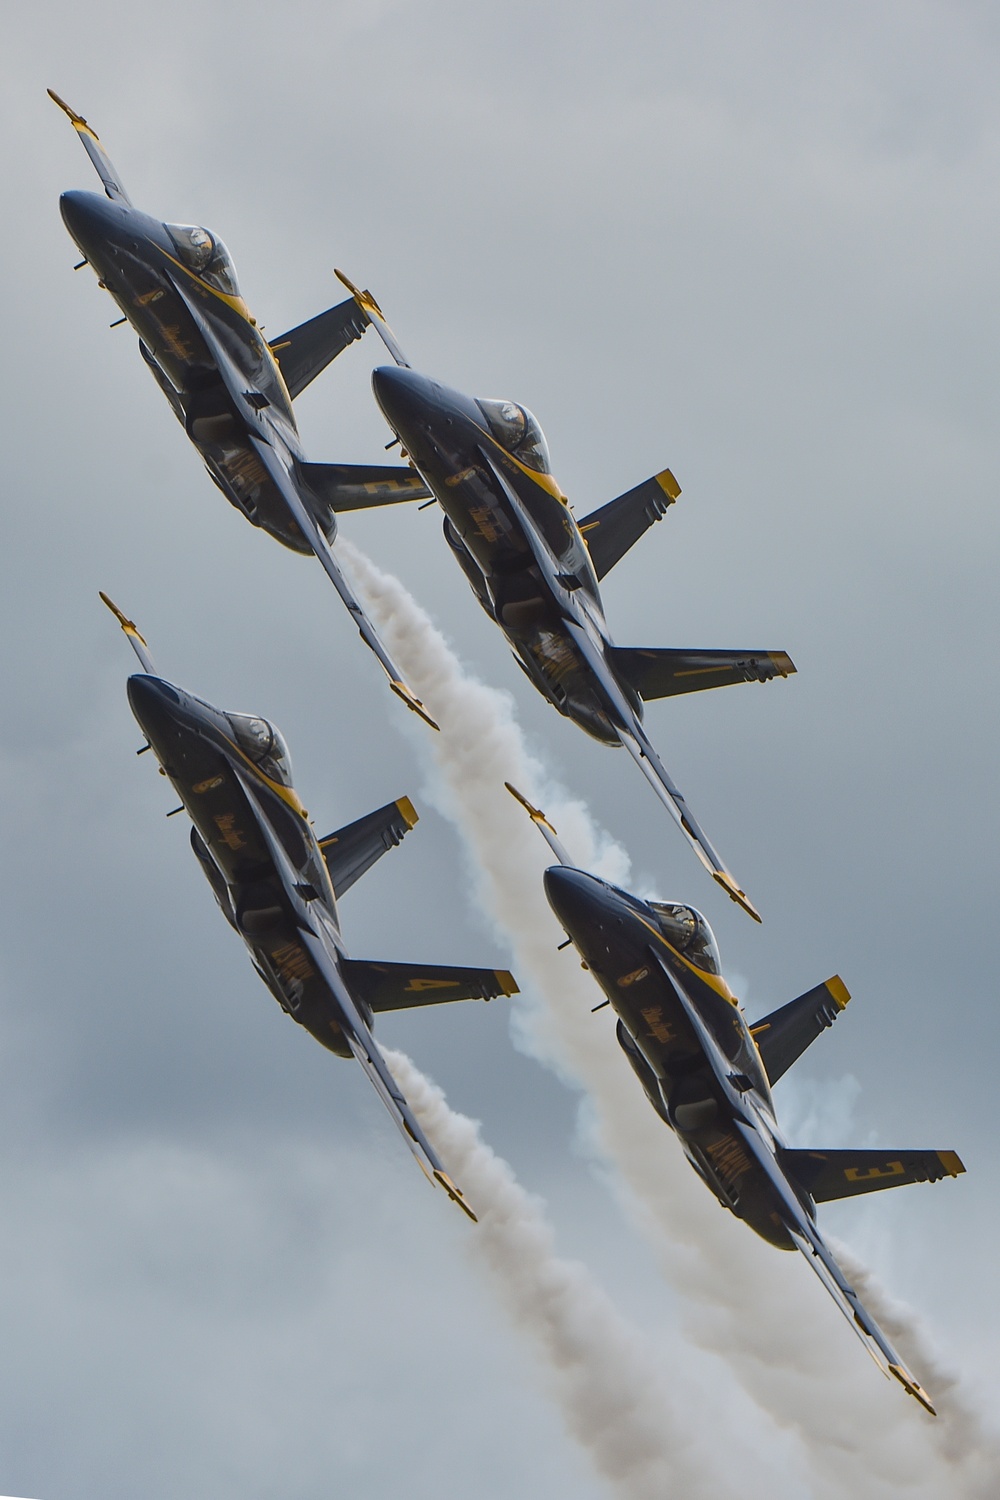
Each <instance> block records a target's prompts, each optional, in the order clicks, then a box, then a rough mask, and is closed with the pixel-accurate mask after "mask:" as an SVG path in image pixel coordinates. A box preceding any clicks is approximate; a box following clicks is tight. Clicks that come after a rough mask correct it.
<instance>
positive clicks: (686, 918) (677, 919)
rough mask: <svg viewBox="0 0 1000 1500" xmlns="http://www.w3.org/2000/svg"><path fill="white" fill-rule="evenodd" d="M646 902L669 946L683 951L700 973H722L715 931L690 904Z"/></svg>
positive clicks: (679, 951) (680, 951)
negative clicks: (677, 904)
mask: <svg viewBox="0 0 1000 1500" xmlns="http://www.w3.org/2000/svg"><path fill="white" fill-rule="evenodd" d="M649 905H650V907H651V909H652V910H653V911H654V912H655V914H656V920H657V922H658V923H659V924H660V931H661V932H662V933H663V936H664V937H665V938H666V940H667V942H668V943H669V944H670V946H671V948H676V949H677V952H678V953H683V955H684V957H685V958H686V959H687V961H688V963H691V964H694V966H695V968H696V969H701V970H702V972H703V973H705V974H721V972H722V959H721V958H720V956H719V949H718V945H717V944H716V941H715V934H714V933H713V931H712V929H711V927H709V925H708V923H707V922H706V921H705V918H704V917H703V916H702V914H701V912H700V911H695V909H694V907H693V906H676V905H674V904H673V903H671V902H666V901H650V903H649Z"/></svg>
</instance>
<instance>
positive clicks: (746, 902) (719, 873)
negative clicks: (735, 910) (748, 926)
mask: <svg viewBox="0 0 1000 1500" xmlns="http://www.w3.org/2000/svg"><path fill="white" fill-rule="evenodd" d="M712 878H713V879H714V880H715V881H716V882H717V883H718V884H719V885H721V886H722V889H723V890H724V891H725V893H726V895H727V896H728V897H729V899H730V901H735V902H736V905H737V906H742V908H743V910H744V911H745V912H746V913H747V916H750V917H753V919H754V921H755V922H760V923H763V921H764V918H763V917H762V916H761V914H760V912H759V911H758V910H757V908H756V907H755V906H754V904H753V902H752V901H751V900H750V897H749V896H748V895H747V894H746V893H745V892H744V891H741V890H740V888H739V886H738V885H737V884H736V881H735V880H734V879H733V877H732V876H731V875H730V874H729V872H728V870H713V871H712Z"/></svg>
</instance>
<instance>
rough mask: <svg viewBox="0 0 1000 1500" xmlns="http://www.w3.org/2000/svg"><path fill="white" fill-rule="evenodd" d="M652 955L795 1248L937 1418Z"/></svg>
mask: <svg viewBox="0 0 1000 1500" xmlns="http://www.w3.org/2000/svg"><path fill="white" fill-rule="evenodd" d="M649 951H650V955H651V956H652V958H653V959H654V961H655V962H656V965H657V967H658V968H659V969H660V972H661V973H662V974H663V975H664V976H665V977H666V979H667V980H668V982H669V983H670V985H671V987H672V989H673V992H674V994H675V995H676V996H677V998H678V1000H679V1001H680V1003H681V1005H682V1007H683V1009H684V1012H685V1014H686V1016H687V1018H688V1021H689V1022H690V1024H691V1026H692V1028H693V1030H694V1032H695V1035H696V1036H697V1037H698V1039H699V1041H700V1043H701V1046H702V1049H703V1051H704V1053H705V1056H706V1058H707V1059H708V1062H709V1063H710V1065H711V1067H712V1071H713V1072H714V1073H715V1075H716V1079H717V1080H718V1083H719V1085H720V1087H721V1088H722V1090H723V1092H724V1093H725V1094H726V1095H727V1097H728V1098H729V1100H730V1102H731V1103H732V1104H733V1106H734V1109H735V1114H734V1119H733V1125H734V1128H735V1129H736V1130H737V1131H738V1133H739V1135H740V1138H741V1140H742V1141H743V1143H744V1145H745V1146H746V1147H747V1149H748V1151H749V1152H750V1154H751V1156H752V1157H753V1159H754V1160H755V1161H756V1162H757V1164H758V1166H760V1167H761V1168H762V1169H763V1171H764V1173H765V1174H766V1176H767V1177H768V1178H769V1179H770V1182H771V1186H772V1187H773V1188H774V1191H775V1194H776V1195H777V1198H778V1201H779V1203H780V1205H781V1208H780V1213H781V1219H782V1222H783V1224H784V1226H785V1228H786V1229H787V1230H788V1233H789V1234H790V1235H791V1237H792V1240H793V1242H794V1244H795V1246H796V1248H797V1249H799V1250H801V1252H802V1254H803V1255H804V1256H805V1258H806V1260H807V1261H808V1262H809V1265H810V1266H811V1267H812V1269H813V1271H814V1272H815V1273H816V1275H817V1276H818V1277H819V1279H820V1281H822V1283H823V1285H824V1286H825V1287H826V1289H827V1291H828V1292H829V1293H830V1295H831V1297H832V1298H833V1300H834V1301H835V1302H836V1304H837V1306H838V1307H839V1308H840V1310H841V1312H842V1313H843V1314H844V1316H845V1317H846V1318H847V1320H848V1322H849V1323H850V1324H851V1327H852V1328H853V1329H854V1331H855V1333H856V1334H857V1336H858V1338H859V1339H860V1340H861V1342H862V1343H863V1344H864V1346H865V1348H866V1349H867V1350H868V1353H869V1354H870V1355H871V1356H872V1358H873V1359H874V1361H875V1363H876V1364H877V1365H878V1367H879V1369H880V1370H882V1372H883V1374H885V1375H892V1376H894V1377H895V1379H896V1380H898V1381H899V1383H900V1385H902V1386H903V1388H904V1389H905V1390H906V1391H907V1393H908V1394H909V1395H911V1396H914V1397H915V1398H916V1400H918V1401H919V1402H920V1404H921V1406H924V1407H926V1409H927V1410H928V1411H929V1412H930V1413H931V1414H932V1416H936V1415H937V1413H936V1412H935V1410H934V1407H933V1406H932V1404H931V1399H930V1397H929V1396H928V1394H927V1392H926V1391H925V1390H924V1388H923V1386H922V1385H921V1384H920V1382H919V1380H917V1378H916V1376H915V1375H913V1374H912V1373H911V1372H910V1370H908V1369H907V1367H906V1365H905V1364H904V1363H903V1361H902V1359H901V1358H900V1356H899V1355H898V1354H897V1353H896V1350H895V1349H894V1348H893V1347H892V1345H891V1344H890V1343H889V1340H888V1339H887V1338H886V1336H885V1334H884V1333H883V1332H882V1330H881V1328H880V1327H879V1326H878V1324H877V1323H876V1322H875V1320H874V1318H873V1317H872V1316H871V1314H870V1313H868V1312H867V1311H866V1309H865V1308H864V1306H863V1305H862V1303H861V1301H860V1299H859V1297H858V1294H857V1292H856V1291H855V1290H854V1288H853V1287H852V1286H851V1284H850V1282H849V1281H848V1280H847V1278H846V1276H845V1275H844V1273H843V1271H842V1270H841V1269H840V1267H839V1266H838V1264H837V1262H836V1261H835V1260H834V1258H833V1256H832V1254H831V1253H830V1251H829V1249H828V1248H827V1245H826V1242H825V1240H824V1239H823V1237H822V1235H821V1234H820V1232H819V1230H818V1229H817V1227H816V1225H815V1223H814V1222H813V1220H812V1218H811V1217H810V1216H809V1214H808V1213H807V1212H806V1210H805V1208H804V1207H803V1205H802V1202H801V1200H800V1199H799V1197H798V1194H797V1193H796V1191H795V1189H794V1187H793V1186H792V1183H791V1182H790V1181H789V1179H788V1177H787V1176H786V1175H785V1173H784V1172H783V1171H782V1168H781V1166H780V1164H779V1162H778V1159H777V1156H776V1154H775V1149H774V1147H773V1146H772V1145H771V1144H770V1142H769V1141H766V1140H765V1139H764V1137H763V1135H762V1134H761V1132H760V1130H759V1129H758V1128H757V1127H756V1125H754V1124H753V1123H751V1122H750V1121H749V1120H748V1119H747V1118H746V1116H747V1114H748V1113H749V1111H748V1109H747V1105H746V1103H745V1102H744V1101H743V1096H742V1094H741V1093H740V1091H739V1090H738V1089H737V1088H736V1085H735V1081H734V1079H733V1077H732V1065H731V1063H730V1062H729V1059H728V1058H727V1057H726V1056H725V1054H724V1053H723V1051H722V1048H721V1047H720V1046H719V1044H718V1042H717V1041H716V1040H715V1037H714V1036H713V1034H712V1032H711V1031H710V1030H709V1028H708V1027H707V1025H706V1024H705V1022H704V1020H703V1019H702V1016H701V1014H700V1012H699V1010H698V1008H697V1006H696V1005H695V1004H694V1002H693V1001H692V1000H691V997H690V996H689V995H688V994H687V993H686V992H685V990H684V988H683V986H682V985H681V984H680V983H679V982H678V980H677V978H676V977H675V976H674V975H673V974H672V973H671V972H670V970H669V969H668V968H667V966H666V964H665V963H664V961H663V958H662V956H661V955H660V954H659V953H658V952H657V950H656V949H655V948H654V947H652V945H651V946H650V949H649ZM795 1154H798V1153H795Z"/></svg>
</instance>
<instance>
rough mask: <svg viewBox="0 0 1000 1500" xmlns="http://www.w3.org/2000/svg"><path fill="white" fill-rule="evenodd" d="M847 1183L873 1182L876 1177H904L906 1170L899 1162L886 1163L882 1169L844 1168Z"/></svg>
mask: <svg viewBox="0 0 1000 1500" xmlns="http://www.w3.org/2000/svg"><path fill="white" fill-rule="evenodd" d="M844 1176H845V1178H846V1179H847V1181H848V1182H874V1181H875V1178H876V1177H905V1176H906V1168H905V1167H904V1166H903V1163H902V1162H901V1161H887V1162H886V1164H885V1166H884V1167H845V1168H844Z"/></svg>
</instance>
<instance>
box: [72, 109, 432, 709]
mask: <svg viewBox="0 0 1000 1500" xmlns="http://www.w3.org/2000/svg"><path fill="white" fill-rule="evenodd" d="M48 92H49V95H50V96H51V98H52V99H54V100H55V102H56V104H58V105H59V107H60V109H62V110H65V112H66V114H67V115H68V116H69V118H70V120H71V121H72V122H73V126H74V128H75V130H76V131H77V133H78V135H79V137H80V140H81V141H82V142H83V144H84V146H85V147H86V150H87V154H88V155H89V157H90V159H91V161H92V162H93V164H94V166H95V167H96V168H97V171H98V174H99V176H100V178H101V181H102V182H103V184H104V191H105V194H106V197H102V196H101V194H99V193H83V192H70V193H63V195H62V197H61V198H60V200H59V206H60V209H61V211H62V217H63V221H64V223H65V225H66V228H67V229H68V230H69V232H70V235H71V236H72V238H73V239H74V240H75V242H76V244H77V245H78V247H79V249H80V251H81V253H82V254H83V257H84V259H83V260H82V261H80V263H79V266H78V267H77V269H79V268H80V267H81V266H84V265H90V266H91V267H92V268H93V269H94V271H95V272H96V274H97V277H98V285H99V286H101V287H103V288H104V289H105V290H106V291H108V292H110V293H111V296H112V297H113V298H114V300H115V302H116V303H117V304H118V307H119V309H120V310H121V313H122V316H121V317H120V318H119V319H118V320H117V323H125V322H128V323H131V325H132V327H133V328H134V330H135V332H136V333H137V334H138V336H139V352H140V354H141V355H142V357H143V359H144V360H145V362H146V364H147V365H148V366H149V368H150V370H151V371H152V373H153V375H154V377H155V379H156V381H157V384H158V385H159V386H160V388H161V390H162V391H163V393H164V395H165V396H166V398H167V400H168V402H169V403H170V406H171V408H172V409H173V412H174V415H175V416H176V417H177V419H178V420H179V421H180V422H181V424H182V425H183V427H184V430H185V432H186V433H187V435H188V437H189V438H190V439H191V441H192V443H193V444H194V446H195V448H196V449H197V450H198V452H199V454H200V455H201V458H202V460H203V461H204V464H205V468H206V469H207V470H208V473H209V475H210V476H211V478H212V479H213V480H214V481H215V483H216V484H217V485H218V487H219V489H220V490H221V491H222V493H223V494H224V495H225V497H226V499H227V500H229V501H230V502H231V503H232V504H233V505H234V506H235V507H236V509H237V510H238V511H240V512H241V514H242V515H244V516H246V518H247V520H248V521H250V522H251V523H252V524H253V525H254V526H260V527H261V528H262V529H263V530H264V531H266V532H268V534H269V535H270V536H273V537H275V538H276V539H277V540H278V541H279V542H281V543H283V545H284V546H286V547H290V548H291V549H292V550H293V551H295V552H303V553H307V554H308V553H315V554H316V556H317V557H318V558H319V560H320V562H321V563H322V565H323V567H324V568H325V569H326V572H327V574H328V575H329V577H330V580H331V582H332V583H333V585H334V587H335V588H336V590H337V592H338V594H339V595H340V597H341V599H342V600H343V601H344V603H345V604H346V606H347V608H348V609H349V610H350V612H351V614H352V616H353V617H354V622H355V624H356V625H357V627H358V630H359V632H360V634H361V637H362V639H363V640H364V641H365V643H366V644H367V645H368V646H370V647H371V649H372V651H374V653H375V655H376V656H377V657H378V659H379V661H380V662H381V664H382V666H383V668H384V669H385V672H386V675H387V676H388V678H389V682H390V684H391V686H392V689H393V691H394V692H395V693H397V694H398V695H399V697H400V698H402V699H403V701H404V703H405V704H406V705H407V707H408V708H411V709H413V710H414V712H416V713H418V714H420V716H421V718H423V719H426V720H427V722H428V723H429V724H430V725H431V726H432V727H433V728H435V729H436V728H437V725H436V724H435V723H434V720H433V719H432V718H430V716H429V715H428V714H427V712H426V710H425V709H424V706H423V704H422V703H421V702H420V700H419V699H418V698H416V697H415V696H414V694H413V693H412V692H411V691H410V689H409V688H408V687H407V686H406V685H405V683H404V682H403V681H402V678H401V676H400V673H399V671H398V670H397V668H396V666H395V665H394V663H393V661H392V660H391V658H390V657H389V654H388V652H387V651H386V649H385V647H384V646H383V644H382V642H381V640H380V639H379V637H378V635H377V633H376V631H375V628H374V626H373V625H372V623H371V621H370V620H369V619H368V617H367V616H366V615H365V613H364V611H363V610H362V608H361V605H360V604H359V603H358V600H357V599H356V598H355V596H354V593H353V592H352V590H351V588H350V586H349V584H348V583H347V580H346V579H345V577H344V575H343V573H342V572H341V569H340V565H339V563H338V562H337V560H336V558H335V556H334V554H333V551H332V547H331V544H332V542H333V540H334V538H335V537H336V534H337V513H338V512H339V511H347V510H357V509H360V508H363V507H364V506H367V505H371V504H373V503H375V502H377V503H378V504H379V505H385V504H389V503H391V502H393V501H399V500H409V499H414V498H420V497H421V496H425V495H426V494H427V493H428V491H427V490H425V488H424V486H423V484H422V483H421V481H420V478H419V476H418V475H417V474H416V473H415V472H414V471H413V469H412V468H410V467H408V466H404V467H386V466H385V465H381V466H375V467H372V466H370V465H367V466H366V465H351V464H315V463H309V462H307V460H306V457H305V454H304V452H303V450H302V445H301V442H300V440H299V432H298V427H297V425H296V421H295V414H294V412H293V410H292V401H293V399H294V398H295V397H296V396H298V395H299V394H300V393H301V392H302V391H304V390H305V388H306V386H307V385H308V384H309V383H310V381H312V380H313V379H314V378H315V376H317V375H318V374H319V373H320V371H321V370H324V369H325V368H326V366H327V365H328V364H329V363H330V362H331V360H334V359H336V357H337V355H338V354H340V353H341V352H342V351H343V350H344V349H346V348H347V346H348V345H349V344H351V343H352V342H354V340H356V339H359V338H360V337H361V335H362V334H363V333H364V332H365V329H366V327H367V324H368V319H367V316H366V314H365V313H364V311H363V310H362V309H361V308H359V306H358V304H357V302H356V300H355V299H354V298H353V297H351V298H348V299H346V300H345V301H344V302H341V303H340V304H339V305H338V306H337V307H331V308H329V309H328V311H326V312H324V313H320V314H319V316H318V317H315V318H311V319H310V320H309V322H307V323H303V324H301V325H300V326H299V327H298V328H292V329H290V330H289V332H288V333H283V334H282V335H281V336H280V338H276V339H272V340H270V341H268V340H267V339H265V338H264V336H263V333H262V332H261V329H260V328H259V327H258V325H257V321H256V319H255V318H253V317H251V315H250V310H249V308H248V307H247V304H246V302H245V301H244V300H243V297H242V295H241V293H240V289H239V286H238V284H237V281H236V272H235V269H234V268H233V262H232V259H231V257H230V255H229V252H228V250H227V249H226V247H225V245H224V244H223V243H222V241H221V240H220V239H219V237H218V235H216V234H213V233H212V232H211V231H209V230H207V229H203V228H201V227H200V226H196V225H190V224H165V223H162V222H161V221H160V220H159V219H156V218H152V217H151V216H150V215H149V214H146V213H143V212H141V210H139V209H137V208H135V207H134V206H133V204H132V200H131V199H130V197H129V196H128V194H127V193H126V191H125V189H124V188H123V187H122V183H121V178H120V177H119V175H118V173H117V171H116V170H115V168H114V166H113V165H112V163H111V161H110V159H109V158H108V156H107V153H106V152H105V150H104V147H103V146H102V145H101V142H100V141H99V140H98V138H97V136H96V134H95V133H94V131H93V130H92V129H91V128H90V126H89V125H88V124H87V122H86V120H85V119H84V118H83V116H82V115H78V114H77V113H76V111H75V110H73V109H71V108H70V106H69V105H68V104H66V103H65V102H64V101H63V100H62V99H60V98H59V96H58V94H54V93H53V92H52V90H51V89H49V91H48ZM111 326H112V327H115V326H117V324H116V323H113V324H112V325H111Z"/></svg>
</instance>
